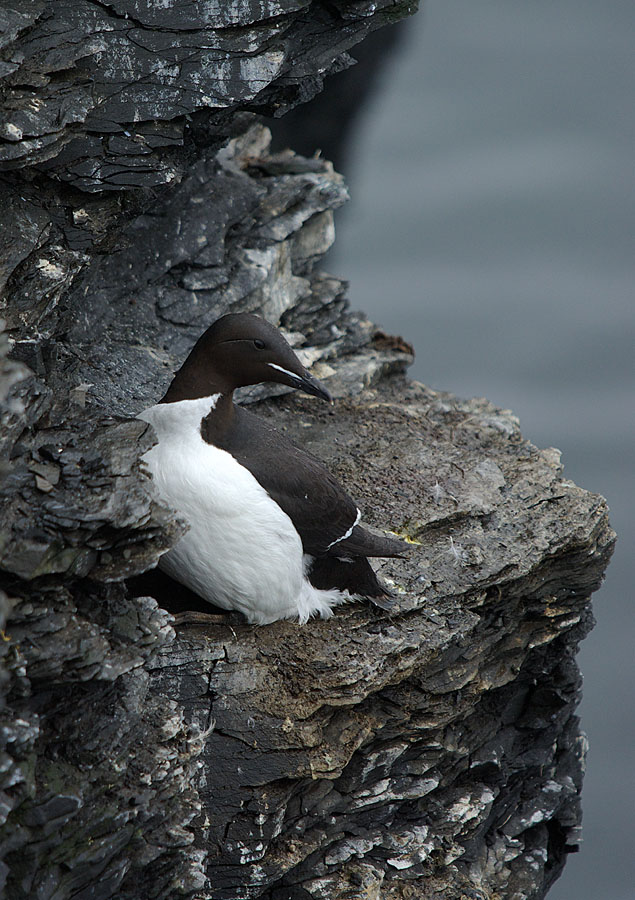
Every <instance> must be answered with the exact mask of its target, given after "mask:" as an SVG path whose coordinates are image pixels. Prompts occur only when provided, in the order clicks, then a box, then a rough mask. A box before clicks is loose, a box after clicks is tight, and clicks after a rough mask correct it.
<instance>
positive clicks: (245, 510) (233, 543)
mask: <svg viewBox="0 0 635 900" xmlns="http://www.w3.org/2000/svg"><path fill="white" fill-rule="evenodd" d="M215 400H216V398H211V397H207V398H205V399H204V400H183V401H180V402H179V403H166V404H159V405H157V406H154V407H152V408H151V409H148V410H146V411H145V412H143V413H141V414H140V415H139V418H140V419H144V420H145V421H147V422H150V423H151V424H152V425H153V426H154V428H155V430H156V432H157V436H158V438H159V443H158V444H157V445H155V446H154V447H152V449H150V450H149V451H148V452H147V453H146V454H145V455H144V456H143V460H144V462H145V463H146V465H147V467H148V469H149V470H150V472H151V473H152V477H153V480H154V483H155V487H156V491H157V493H158V494H159V496H160V498H161V499H162V500H163V501H164V502H165V503H166V504H167V505H168V506H170V507H172V508H173V509H174V510H176V511H177V512H178V514H179V516H180V517H181V518H183V519H184V520H185V521H186V522H187V523H188V524H189V526H190V527H189V531H188V532H187V533H186V534H185V535H184V536H183V538H181V540H180V541H179V542H178V544H177V545H176V546H175V547H174V548H173V549H172V550H170V551H169V552H168V553H166V554H165V555H164V556H162V557H161V560H160V563H159V566H160V568H161V569H163V570H164V571H165V572H166V573H167V574H168V575H170V576H171V577H172V578H175V579H176V580H177V581H180V582H181V583H182V584H185V585H186V586H187V587H189V588H190V589H191V590H193V591H195V593H197V594H198V595H199V596H201V597H203V598H204V599H205V600H208V601H209V602H210V603H213V604H215V605H216V606H220V607H222V608H223V609H236V610H239V611H240V612H242V613H244V615H245V616H246V617H247V619H248V620H249V621H250V622H254V623H258V624H266V623H269V622H274V621H275V620H277V619H284V618H299V620H300V621H301V622H306V621H307V619H308V618H309V617H310V616H311V615H313V614H315V613H319V614H320V615H323V616H328V615H330V614H331V606H333V605H335V604H337V603H341V602H342V601H343V600H345V599H347V594H346V593H343V592H341V591H337V590H333V591H318V590H316V589H315V588H313V586H312V585H311V584H310V583H309V582H308V580H307V579H306V578H305V577H304V560H303V551H302V542H301V540H300V536H299V534H298V532H297V531H296V530H295V528H294V526H293V523H292V521H291V519H290V518H289V516H287V514H286V513H285V512H283V510H282V509H281V508H280V507H279V506H278V504H277V503H275V502H274V501H273V500H272V499H271V497H270V496H269V494H268V493H267V492H266V491H265V489H264V488H263V487H262V486H261V485H260V484H259V483H258V481H257V480H256V479H255V478H254V476H253V475H252V474H251V473H250V472H249V471H248V470H247V469H246V468H245V467H244V466H241V465H240V464H239V463H238V462H236V460H235V459H234V458H233V456H231V454H229V453H227V452H225V451H224V450H220V449H219V448H218V447H214V446H213V445H211V444H207V443H206V442H205V441H204V440H203V438H202V437H201V434H200V421H201V418H202V417H203V416H204V415H206V413H207V412H209V410H210V409H211V408H212V406H213V403H214V402H215ZM179 407H180V409H179ZM177 422H178V428H177V427H176V424H177Z"/></svg>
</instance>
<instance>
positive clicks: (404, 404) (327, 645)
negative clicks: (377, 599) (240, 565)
mask: <svg viewBox="0 0 635 900" xmlns="http://www.w3.org/2000/svg"><path fill="white" fill-rule="evenodd" d="M261 412H262V414H263V415H266V416H267V417H268V418H271V419H272V420H273V421H274V422H276V423H277V425H278V427H281V428H283V429H284V430H285V431H286V432H287V433H288V434H289V435H290V436H291V437H292V438H293V439H294V440H296V441H297V442H300V443H302V444H303V445H304V446H306V447H307V448H309V449H310V450H311V451H312V452H313V453H315V454H316V455H318V456H320V457H321V458H323V459H325V460H327V461H328V463H329V465H330V467H331V469H332V470H333V471H334V472H336V473H337V475H338V476H339V477H340V478H341V479H342V480H343V481H344V482H345V483H346V484H347V485H348V487H349V488H350V490H351V492H352V494H353V495H354V496H355V497H356V498H357V499H358V500H359V501H360V505H361V508H362V511H363V514H364V518H365V520H366V521H369V522H370V523H372V524H374V525H375V526H377V527H381V528H384V529H388V530H391V531H394V532H395V533H397V534H401V535H402V536H404V537H406V538H407V539H408V540H409V541H411V542H412V543H411V547H412V549H411V552H410V554H409V558H408V559H405V560H390V561H386V562H385V563H383V564H382V567H381V572H382V576H383V578H384V579H386V580H387V581H388V582H389V583H390V584H391V585H392V586H393V589H394V590H395V591H396V593H397V595H398V598H399V599H398V603H397V607H396V609H395V611H394V612H392V613H391V614H387V613H385V612H383V611H381V610H378V609H376V608H374V607H371V606H369V605H367V604H365V603H351V604H350V605H349V606H347V607H344V608H341V609H339V610H338V612H337V614H336V615H335V616H334V617H333V618H332V619H331V620H329V621H312V622H310V623H309V625H307V626H306V627H299V626H297V625H294V624H292V623H288V622H281V623H276V624H274V625H272V626H268V627H266V628H256V627H253V626H247V625H245V624H241V623H240V622H237V621H234V620H232V621H229V622H227V624H224V625H219V626H218V627H211V628H209V627H204V628H202V627H199V626H188V627H183V628H180V629H179V630H178V633H177V637H176V639H175V641H174V642H173V643H172V644H170V645H169V647H166V648H165V649H163V650H161V651H160V652H159V653H158V654H156V655H155V656H154V657H153V660H152V662H151V663H150V669H151V672H152V680H151V684H152V687H151V690H152V692H153V694H154V693H155V692H156V694H157V695H160V696H166V697H169V698H170V700H171V701H173V702H176V703H177V704H179V706H181V707H182V708H183V709H184V710H185V711H186V716H187V718H188V719H190V720H191V721H194V722H196V723H197V724H198V726H199V728H200V729H201V731H204V732H205V733H206V735H207V737H206V742H205V748H204V750H203V751H202V754H201V757H200V762H201V768H200V770H199V771H198V773H197V775H196V776H195V778H194V784H196V786H197V789H198V794H199V797H200V801H201V804H202V807H203V809H204V815H203V816H202V818H201V819H200V820H199V823H200V828H199V829H198V830H197V834H196V838H195V841H194V846H195V847H197V848H199V849H200V850H201V851H202V852H204V853H205V854H206V857H207V859H206V867H207V868H206V882H205V886H204V887H203V888H202V889H201V891H200V892H199V894H197V896H200V897H201V898H203V897H204V898H236V897H254V898H255V897H267V898H283V897H284V898H310V897H313V898H323V900H333V898H344V897H376V898H380V897H381V898H400V900H401V898H404V900H405V898H408V897H415V896H417V897H444V898H450V897H461V896H470V897H474V898H477V897H481V898H493V897H496V896H505V897H509V898H512V897H513V898H521V897H522V898H529V897H541V896H543V895H544V893H545V891H546V889H547V887H548V886H549V884H550V883H551V882H552V881H553V879H555V877H557V875H558V873H559V872H560V870H561V867H562V865H563V864H564V860H565V856H566V853H567V852H570V851H571V850H574V849H576V846H577V843H578V839H579V834H578V831H579V829H578V826H579V821H580V806H579V800H580V797H579V794H580V786H581V779H582V768H583V760H584V748H585V742H584V738H583V736H582V735H581V734H580V732H579V727H578V720H577V718H576V716H575V714H574V710H575V706H576V704H577V702H578V700H579V693H580V676H579V672H578V669H577V666H576V663H575V650H576V647H577V644H578V642H579V640H580V639H581V638H582V637H583V636H584V635H585V634H586V632H587V630H588V629H589V627H590V624H591V615H590V611H589V596H590V593H591V592H592V591H593V590H594V589H595V588H596V587H597V586H598V585H599V583H600V580H601V578H602V572H603V570H604V568H605V566H606V563H607V560H608V558H609V556H610V552H611V548H612V543H613V534H612V532H611V530H610V527H609V524H608V519H607V509H606V505H605V502H604V501H603V499H602V498H601V497H598V496H594V495H592V494H589V493H587V492H585V491H582V490H581V489H580V488H578V487H576V486H575V485H574V484H572V483H571V482H569V481H567V480H565V479H563V477H562V470H561V466H560V462H559V454H558V452H557V451H556V450H538V449H537V448H535V447H534V446H532V444H530V443H529V442H528V441H526V440H524V439H523V438H522V436H521V434H520V432H519V428H518V423H517V421H516V419H515V418H514V417H513V416H512V415H511V414H510V413H509V412H505V411H501V410H498V409H496V408H494V407H492V406H491V405H490V404H488V403H487V402H485V401H470V402H467V401H459V400H457V398H455V397H452V396H450V395H447V394H438V393H435V392H433V391H430V390H428V389H427V388H425V387H424V386H422V385H419V384H416V383H411V382H407V381H404V380H403V379H402V378H394V377H393V378H389V379H385V380H383V381H381V382H380V383H379V384H377V385H373V386H372V387H369V388H367V389H365V390H364V391H363V392H362V393H361V394H360V395H358V396H356V397H355V398H352V399H350V398H349V399H340V400H339V401H338V403H337V405H336V409H335V410H329V409H326V408H325V407H324V406H323V405H322V404H320V403H319V401H315V402H313V401H312V400H308V399H307V400H300V399H298V398H289V399H285V400H283V401H281V402H279V403H277V404H276V405H275V406H274V405H273V404H271V403H270V404H269V405H268V406H267V407H266V408H265V409H262V410H261Z"/></svg>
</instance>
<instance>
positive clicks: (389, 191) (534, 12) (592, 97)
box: [328, 0, 635, 900]
mask: <svg viewBox="0 0 635 900" xmlns="http://www.w3.org/2000/svg"><path fill="white" fill-rule="evenodd" d="M634 26H635V4H633V3H632V0H523V2H521V0H429V2H427V4H426V5H425V6H424V8H423V10H422V11H421V12H420V13H418V14H417V16H415V18H414V19H412V20H410V22H409V23H407V24H406V26H405V28H404V29H403V40H402V41H401V43H400V44H399V45H398V46H397V47H396V48H395V49H394V52H393V54H392V56H391V57H390V60H389V63H388V64H387V65H386V68H385V69H384V71H383V73H382V77H381V79H378V81H377V84H376V89H375V91H374V93H373V95H372V98H371V99H370V101H369V102H368V104H367V106H366V107H365V109H364V112H363V116H362V118H361V120H359V121H358V122H357V129H356V131H355V134H354V140H353V144H352V152H351V154H350V156H349V160H348V165H347V167H346V173H347V177H348V181H349V184H350V189H351V195H352V200H351V203H350V204H348V206H347V208H346V209H345V210H344V211H343V212H342V213H341V214H340V217H339V221H338V236H337V241H336V249H335V254H334V257H333V256H331V258H330V259H329V266H328V267H329V270H330V271H332V272H335V273H337V274H338V275H340V276H342V277H345V278H348V279H350V292H349V296H350V298H351V301H352V304H353V307H355V308H359V309H363V310H364V311H365V312H367V313H368V314H369V316H370V317H371V318H372V319H373V320H374V321H376V322H378V323H380V324H381V325H382V327H384V328H385V329H386V330H387V331H388V332H390V333H395V334H401V335H403V336H404V337H405V338H406V339H407V340H409V341H412V342H413V343H414V345H415V347H416V349H417V354H418V355H417V360H416V362H415V365H414V367H413V368H412V369H411V374H412V376H413V377H414V378H416V379H417V380H420V381H423V382H425V383H426V384H428V385H430V386H431V387H434V388H437V389H441V390H450V391H453V392H455V393H457V394H459V395H461V396H486V397H488V398H489V399H490V400H491V401H493V402H494V403H496V404H497V405H499V406H502V407H505V408H510V409H512V410H513V411H514V412H515V413H516V414H517V415H518V416H519V417H520V420H521V426H522V429H523V433H524V434H525V436H526V437H528V438H530V439H531V440H532V441H533V442H534V443H535V444H538V445H539V446H542V447H546V446H555V447H558V448H559V449H560V450H561V451H562V454H563V461H564V464H565V474H566V476H568V477H569V478H572V479H573V480H574V481H576V482H577V483H578V484H579V485H581V486H582V487H584V488H587V489H588V490H591V491H596V492H598V493H601V494H603V495H604V496H605V497H607V499H608V501H609V504H610V507H611V514H612V524H613V527H614V528H615V529H616V531H617V533H618V545H617V550H616V553H615V556H614V558H613V561H612V563H611V565H610V567H609V571H608V577H607V579H606V582H605V584H604V586H603V588H602V589H601V591H600V592H599V593H597V594H596V595H595V600H594V610H595V615H596V618H597V625H596V628H595V629H594V631H593V632H592V633H591V635H590V636H589V637H588V638H587V640H586V641H585V642H584V644H583V647H582V650H581V653H580V657H579V660H580V664H581V667H582V670H583V673H584V677H585V684H584V700H583V703H582V706H581V710H580V714H581V718H582V723H583V728H584V730H585V731H586V732H587V734H588V737H589V741H590V752H589V757H588V764H587V775H586V779H585V785H584V792H583V807H584V843H583V846H582V851H581V853H579V854H577V855H574V856H571V857H570V858H569V861H568V864H567V866H566V868H565V871H564V874H563V876H562V877H561V879H560V880H559V881H558V882H557V884H556V885H555V887H554V888H553V890H552V891H551V893H550V895H549V896H550V900H573V898H575V900H632V898H633V897H635V841H634V839H633V819H634V815H635V806H634V799H635V790H634V783H635V778H634V772H635V751H634V748H635V715H634V712H635V709H634V706H633V695H634V691H633V688H634V684H633V672H634V669H633V646H634V643H635V641H634V638H635V627H634V617H633V602H632V601H633V595H634V593H635V591H634V582H635V566H634V558H635V528H634V526H633V507H634V505H635V490H634V487H635V290H634V288H635V277H634V276H635V261H634V256H633V236H634V235H635V227H634V226H635V210H634V204H633V200H634V193H635V191H634V187H635V185H634V181H633V162H634V160H635V153H634V150H635V141H634V138H635V126H634V118H633V100H634V99H635V91H633V82H632V76H633V34H634V33H635V28H634Z"/></svg>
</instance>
